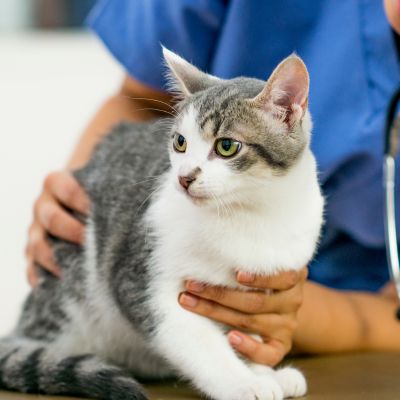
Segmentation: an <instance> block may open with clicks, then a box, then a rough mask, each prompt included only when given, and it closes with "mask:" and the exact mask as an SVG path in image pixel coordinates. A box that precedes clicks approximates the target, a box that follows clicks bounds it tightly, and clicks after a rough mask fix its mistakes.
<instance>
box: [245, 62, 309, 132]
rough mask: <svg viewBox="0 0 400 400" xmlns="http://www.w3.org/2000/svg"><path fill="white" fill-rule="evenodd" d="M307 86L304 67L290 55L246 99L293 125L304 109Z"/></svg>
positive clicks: (305, 107)
mask: <svg viewBox="0 0 400 400" xmlns="http://www.w3.org/2000/svg"><path fill="white" fill-rule="evenodd" d="M309 86H310V79H309V76H308V71H307V67H306V66H305V64H304V62H303V60H302V59H301V58H300V57H298V56H297V55H295V54H292V55H291V56H289V57H287V58H286V59H285V60H283V61H282V62H281V63H280V64H279V65H278V66H277V67H276V69H275V71H274V72H273V73H272V75H271V76H270V78H269V79H268V81H267V83H266V84H265V86H264V89H263V90H262V91H261V93H259V94H258V95H257V96H256V97H255V98H254V99H251V100H250V101H251V103H252V104H253V105H254V106H255V107H257V108H260V109H262V110H264V111H266V112H269V113H270V114H272V115H273V116H274V117H276V118H277V119H279V120H281V121H284V122H286V123H287V124H288V125H289V126H293V125H294V124H296V123H297V122H299V121H301V119H302V118H303V116H304V114H305V112H306V111H307V106H308V92H309Z"/></svg>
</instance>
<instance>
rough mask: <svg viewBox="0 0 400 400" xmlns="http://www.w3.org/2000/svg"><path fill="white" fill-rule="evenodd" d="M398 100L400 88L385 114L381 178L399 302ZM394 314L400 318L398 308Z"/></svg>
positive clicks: (389, 255)
mask: <svg viewBox="0 0 400 400" xmlns="http://www.w3.org/2000/svg"><path fill="white" fill-rule="evenodd" d="M399 100H400V88H399V89H398V90H397V91H396V92H395V93H394V95H393V96H392V98H391V100H390V103H389V107H388V111H387V116H386V125H385V143H384V160H383V175H384V176H383V179H384V192H385V202H384V204H385V207H384V222H385V244H386V255H387V262H388V266H389V273H390V277H391V279H392V281H393V283H394V285H395V288H396V293H397V297H398V299H399V304H400V265H399V253H398V247H397V232H396V202H395V183H396V155H397V150H398V140H399V131H400V114H399V115H397V117H396V111H397V105H398V104H399ZM396 316H397V318H398V319H400V308H399V310H398V312H397V314H396Z"/></svg>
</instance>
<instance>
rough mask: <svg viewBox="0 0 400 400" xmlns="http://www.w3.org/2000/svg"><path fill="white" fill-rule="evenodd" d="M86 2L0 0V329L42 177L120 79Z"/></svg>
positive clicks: (21, 281)
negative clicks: (89, 23)
mask: <svg viewBox="0 0 400 400" xmlns="http://www.w3.org/2000/svg"><path fill="white" fill-rule="evenodd" d="M94 3H95V0H0V335H4V334H5V333H7V332H8V331H10V330H11V329H12V327H13V325H14V324H15V321H16V318H17V316H18V312H19V308H20V305H21V303H22V301H23V299H24V297H25V295H26V293H27V292H28V289H29V288H28V285H27V283H26V277H25V259H24V247H25V243H26V236H27V229H28V227H29V224H30V222H31V214H32V206H33V202H34V200H35V198H36V197H37V195H38V193H39V191H40V188H41V184H42V181H43V179H44V177H45V175H46V174H47V173H48V172H50V171H52V170H56V169H60V168H62V167H63V165H65V163H66V160H67V158H68V157H69V154H70V153H71V151H72V149H73V146H74V144H75V142H76V140H77V137H78V136H79V135H80V133H81V132H82V131H83V129H84V127H85V125H86V124H87V122H88V121H89V119H90V117H91V116H92V115H93V114H94V112H95V111H96V109H98V108H99V106H100V105H101V103H102V102H103V101H104V100H105V99H106V98H107V97H108V96H110V95H111V94H112V93H113V92H114V91H115V90H116V89H117V88H118V85H119V83H120V81H121V79H122V74H123V72H122V70H121V69H120V67H119V65H118V64H117V63H116V62H115V61H114V60H113V59H112V58H111V56H110V55H109V54H108V53H107V51H106V50H105V49H104V48H103V46H102V45H101V43H100V42H99V41H98V40H97V39H96V38H95V37H94V35H92V34H90V32H88V31H87V30H86V29H85V27H84V21H85V18H86V16H87V14H88V13H89V11H90V9H91V7H92V6H93V5H94Z"/></svg>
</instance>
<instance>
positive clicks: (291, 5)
mask: <svg viewBox="0 0 400 400" xmlns="http://www.w3.org/2000/svg"><path fill="white" fill-rule="evenodd" d="M395 1H396V0H393V2H392V1H391V0H387V1H386V3H387V6H388V9H389V8H390V10H391V11H390V12H391V13H392V14H393V13H394V14H395V13H396V11H393V9H396V10H397V6H394V7H392V5H393V4H392V3H394V2H395ZM389 3H390V4H389ZM393 18H394V19H395V20H396V18H397V16H396V15H394V17H393ZM393 18H391V21H392V20H393ZM88 24H89V26H90V27H91V29H92V30H94V31H95V32H96V33H97V35H98V36H99V37H100V38H101V40H102V41H103V42H104V44H105V45H106V47H107V48H108V49H109V51H110V52H111V53H112V54H113V55H114V56H115V58H116V59H117V60H118V61H119V62H120V63H121V65H122V66H123V67H124V68H125V70H126V73H127V77H126V79H125V81H124V83H123V85H122V88H121V90H120V92H119V93H118V94H116V95H115V96H113V97H112V98H111V99H109V100H108V101H107V102H106V103H105V105H104V106H103V107H102V109H101V110H100V111H99V113H98V114H97V115H96V116H95V118H94V120H93V121H92V123H91V124H90V125H89V127H88V129H87V131H86V132H85V133H84V135H83V137H82V140H81V142H80V143H79V144H78V147H77V149H76V151H75V152H74V155H73V157H72V159H71V161H70V163H69V165H68V168H69V169H71V168H76V167H78V166H79V165H82V164H83V163H84V162H85V161H86V160H87V158H88V157H89V155H90V152H91V150H92V148H93V145H94V143H95V142H96V140H97V139H98V138H99V136H100V135H101V134H103V133H104V132H106V131H107V129H108V128H109V127H110V126H111V125H112V124H114V123H115V122H117V121H119V120H121V119H129V120H133V121H139V120H146V119H151V118H155V117H160V114H157V113H156V112H151V111H141V112H139V111H137V110H138V109H139V108H145V107H151V105H149V104H151V103H149V102H147V103H146V101H145V100H140V99H137V98H153V99H159V100H161V101H165V102H166V103H170V102H171V98H170V96H169V95H168V94H167V93H165V92H166V81H165V71H164V69H165V67H164V65H163V62H162V54H161V46H160V43H162V44H163V45H164V46H166V47H168V48H169V49H171V50H173V51H175V52H176V53H178V54H179V55H181V56H183V57H184V58H185V59H187V60H190V61H191V62H192V63H193V64H195V65H196V66H197V67H199V68H200V69H202V70H205V71H207V72H209V73H211V74H213V75H216V76H218V77H221V78H227V79H229V78H233V77H237V76H240V75H244V76H251V77H256V78H259V79H266V78H267V77H268V76H269V74H270V73H271V72H272V70H273V69H274V68H275V66H276V65H277V64H278V63H279V62H280V61H281V60H282V59H283V58H285V57H287V56H288V55H289V54H291V53H292V52H293V51H295V52H296V53H297V54H299V55H300V56H301V57H302V58H303V60H304V61H305V63H306V65H307V67H308V69H309V73H310V80H311V89H310V98H309V106H310V111H311V114H312V116H313V121H314V130H313V139H312V150H313V152H314V154H315V155H316V158H317V162H318V166H319V171H320V181H321V184H322V188H323V192H324V194H325V197H326V199H327V204H326V223H325V226H324V231H323V235H322V240H321V244H320V247H319V251H318V254H317V255H316V257H315V259H314V261H313V262H312V263H311V264H310V265H309V266H308V279H307V270H306V269H304V270H303V271H302V272H301V273H300V274H281V275H279V276H277V277H251V276H247V275H245V274H240V273H239V274H238V280H239V281H240V282H241V283H243V284H247V285H248V286H250V287H253V288H259V289H263V288H272V289H274V293H273V294H271V295H265V292H257V293H243V292H238V291H231V290H226V289H223V288H208V287H207V288H204V287H203V286H202V285H199V284H198V283H197V282H188V283H187V287H186V289H187V290H186V292H185V293H183V294H182V295H181V296H180V298H179V301H180V303H181V305H182V307H185V308H187V309H189V310H191V311H193V312H197V313H199V314H202V315H205V316H208V317H210V318H213V319H215V320H218V321H221V322H224V323H227V324H229V325H231V326H233V327H236V328H238V329H233V330H232V331H231V332H229V333H228V339H229V341H230V343H231V344H232V346H234V347H235V348H236V349H237V350H238V351H239V352H241V353H242V354H243V355H245V356H247V357H249V358H250V359H252V360H254V361H256V362H259V363H264V364H269V365H275V364H276V363H277V362H279V361H280V360H281V359H282V358H283V356H284V355H285V354H286V353H287V352H288V351H289V350H290V349H291V347H292V346H294V348H295V349H296V350H298V351H301V352H310V353H319V352H324V353H326V352H336V351H348V350H364V349H369V350H400V323H398V322H396V321H395V318H394V313H395V308H396V301H395V297H394V295H393V293H392V292H391V289H390V287H389V286H385V285H386V284H387V282H388V280H389V276H388V272H387V264H386V258H385V251H384V228H383V196H382V193H383V192H382V152H383V126H384V116H385V108H386V106H387V104H388V101H389V98H390V96H391V94H392V93H393V92H394V90H395V89H396V86H397V85H399V83H400V53H399V49H400V46H399V42H398V37H397V36H396V34H395V33H394V31H393V30H392V28H391V25H390V23H389V22H388V19H387V17H386V15H385V12H384V5H383V2H381V1H378V0H375V1H326V0H310V1H306V2H305V1H302V0H271V1H256V0H202V1H196V0H136V1H133V0H100V1H98V3H97V4H96V6H95V7H94V9H93V10H92V12H91V14H90V16H89V19H88ZM129 97H131V98H136V99H133V100H131V99H129ZM160 104H161V103H158V105H157V107H158V106H159V105H160ZM143 105H144V106H145V107H143ZM139 106H141V107H139ZM153 107H154V106H153ZM166 110H167V108H166V109H165V111H166ZM67 188H69V189H68V190H69V193H70V192H71V191H72V192H73V193H75V194H77V195H76V196H75V197H74V196H69V197H68V196H67V194H66V192H67V191H68V190H67ZM72 197H74V198H75V200H73V201H71V198H72ZM397 198H398V199H400V193H399V195H398V197H397ZM59 204H63V205H67V206H68V208H70V209H78V210H79V211H84V210H86V209H87V199H85V195H84V194H83V193H82V192H81V189H80V188H79V187H78V186H77V183H76V182H75V181H73V179H72V177H71V175H70V174H69V173H68V172H66V171H63V172H58V173H53V174H51V175H50V176H49V177H48V179H47V180H46V185H45V189H44V192H43V193H42V195H41V197H40V198H39V200H38V202H37V204H36V209H37V210H38V212H37V213H36V215H37V216H36V218H35V221H34V223H33V225H32V228H31V230H30V232H31V234H30V242H29V243H30V245H29V246H28V254H29V255H30V257H29V260H30V268H29V276H30V280H31V283H32V284H34V281H35V273H34V269H33V268H32V265H33V264H35V262H36V263H37V264H40V265H42V266H44V267H46V268H48V269H49V270H51V271H53V272H54V273H57V266H56V265H55V264H54V261H53V260H52V255H51V251H50V249H49V248H48V245H47V244H46V243H45V235H44V233H45V232H46V231H47V232H50V233H52V234H54V235H56V236H61V237H63V238H65V239H67V240H72V241H75V242H78V243H79V242H82V240H83V239H82V238H83V231H84V227H83V226H81V225H80V224H79V223H78V222H77V221H75V220H73V218H72V217H71V216H69V215H67V214H66V212H65V211H62V212H63V214H61V208H60V207H59ZM49 208H50V209H51V212H52V214H51V216H52V219H50V217H49V214H50V212H49ZM43 209H45V210H46V209H47V211H45V212H41V210H43ZM46 212H47V214H46ZM398 215H400V214H398ZM50 220H52V221H53V223H52V224H50V223H49V221H50ZM55 220H56V222H54V221H55ZM399 224H400V220H399ZM32 237H33V239H32ZM38 238H39V239H38ZM288 246H290V244H289V243H288ZM382 288H384V289H383V290H382ZM243 329H244V330H249V331H252V332H254V333H257V334H259V335H260V336H261V337H262V338H263V339H264V342H263V343H259V342H257V341H255V340H254V339H252V338H251V337H250V336H248V335H247V334H245V333H243V332H242V330H243Z"/></svg>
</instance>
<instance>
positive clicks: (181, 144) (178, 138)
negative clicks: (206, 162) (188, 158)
mask: <svg viewBox="0 0 400 400" xmlns="http://www.w3.org/2000/svg"><path fill="white" fill-rule="evenodd" d="M186 146H187V143H186V139H185V138H184V137H183V136H182V135H180V134H179V133H177V134H176V135H175V136H174V149H175V150H176V151H177V152H179V153H184V152H185V151H186Z"/></svg>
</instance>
